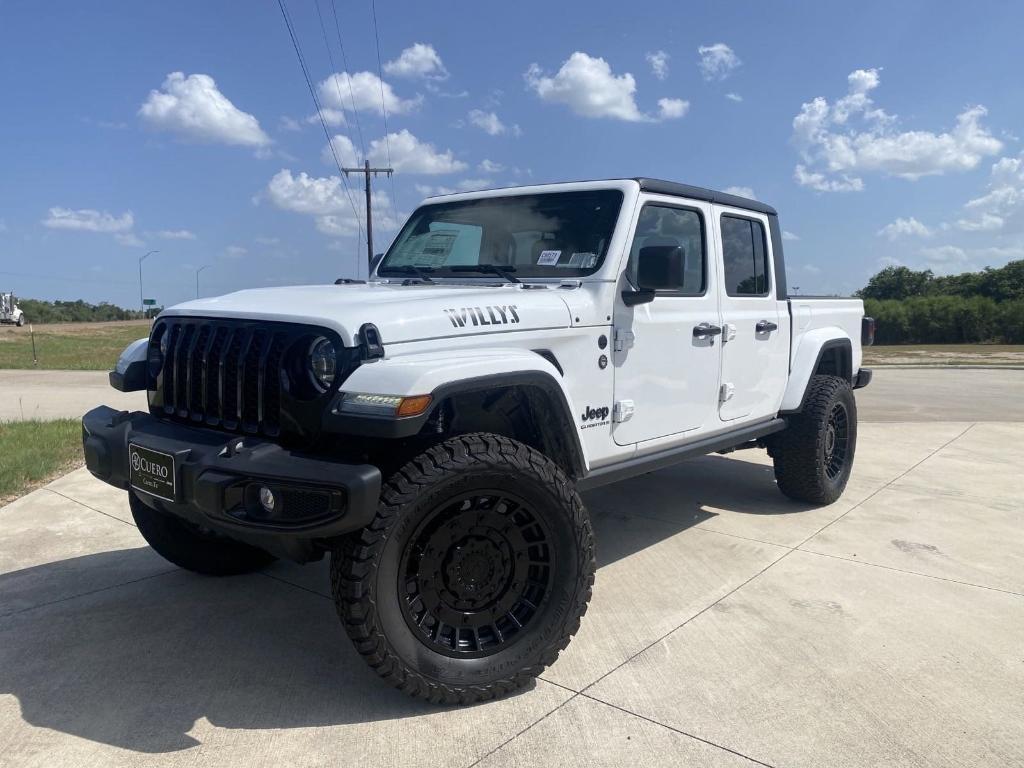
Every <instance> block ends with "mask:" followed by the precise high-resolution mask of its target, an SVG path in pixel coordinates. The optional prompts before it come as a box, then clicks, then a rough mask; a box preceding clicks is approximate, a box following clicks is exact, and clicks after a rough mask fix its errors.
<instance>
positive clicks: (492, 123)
mask: <svg viewBox="0 0 1024 768" xmlns="http://www.w3.org/2000/svg"><path fill="white" fill-rule="evenodd" d="M469 122H470V124H471V125H475V126H476V127H477V128H479V129H480V130H482V131H483V132H484V133H486V134H488V135H489V136H500V135H501V134H503V133H505V131H507V130H508V128H507V127H506V126H505V124H504V123H503V122H501V119H500V118H499V117H498V115H497V114H495V113H494V112H484V111H483V110H482V109H473V110H470V112H469Z"/></svg>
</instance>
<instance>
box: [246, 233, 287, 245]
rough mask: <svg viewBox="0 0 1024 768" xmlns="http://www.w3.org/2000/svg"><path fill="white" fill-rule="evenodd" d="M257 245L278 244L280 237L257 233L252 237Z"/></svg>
mask: <svg viewBox="0 0 1024 768" xmlns="http://www.w3.org/2000/svg"><path fill="white" fill-rule="evenodd" d="M252 241H253V242H254V243H256V244H257V245H280V244H281V238H279V237H267V236H265V235H257V236H256V237H254V238H253V239H252Z"/></svg>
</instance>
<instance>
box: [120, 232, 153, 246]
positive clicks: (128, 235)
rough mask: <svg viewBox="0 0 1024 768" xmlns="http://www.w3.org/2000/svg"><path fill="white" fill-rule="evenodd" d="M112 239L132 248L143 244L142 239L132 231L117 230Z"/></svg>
mask: <svg viewBox="0 0 1024 768" xmlns="http://www.w3.org/2000/svg"><path fill="white" fill-rule="evenodd" d="M114 239H115V240H116V241H117V242H119V243H120V244H121V245H127V246H130V247H132V248H140V247H142V246H143V245H145V243H144V242H143V241H142V239H141V238H140V237H139V236H138V235H136V234H135V233H134V232H118V233H117V234H116V235H114Z"/></svg>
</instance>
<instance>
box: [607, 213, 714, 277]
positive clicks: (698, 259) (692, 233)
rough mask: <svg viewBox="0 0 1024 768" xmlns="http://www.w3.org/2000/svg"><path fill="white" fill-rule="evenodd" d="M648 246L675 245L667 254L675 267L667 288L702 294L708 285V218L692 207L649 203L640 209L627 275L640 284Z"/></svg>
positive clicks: (663, 246) (667, 246)
mask: <svg viewBox="0 0 1024 768" xmlns="http://www.w3.org/2000/svg"><path fill="white" fill-rule="evenodd" d="M645 248H651V249H654V248H659V249H671V250H670V251H668V252H667V253H664V255H665V256H666V257H667V258H668V261H669V263H670V264H671V265H672V268H671V279H670V280H669V281H668V283H669V286H670V287H669V286H666V288H665V289H663V290H665V291H666V292H668V293H671V294H673V295H676V296H700V295H702V294H703V293H704V289H705V287H706V285H707V276H706V274H705V262H706V260H705V258H704V219H703V217H702V216H701V215H700V213H699V212H697V211H695V210H693V209H691V208H674V207H670V206H667V205H656V204H653V203H648V204H647V205H645V206H644V207H643V210H641V211H640V219H639V221H637V225H636V234H635V235H634V236H633V245H632V247H631V248H630V251H629V262H628V266H627V268H626V270H627V272H626V277H627V278H629V280H630V282H632V283H633V285H637V284H638V283H637V265H638V262H639V258H640V253H641V251H642V250H643V249H645Z"/></svg>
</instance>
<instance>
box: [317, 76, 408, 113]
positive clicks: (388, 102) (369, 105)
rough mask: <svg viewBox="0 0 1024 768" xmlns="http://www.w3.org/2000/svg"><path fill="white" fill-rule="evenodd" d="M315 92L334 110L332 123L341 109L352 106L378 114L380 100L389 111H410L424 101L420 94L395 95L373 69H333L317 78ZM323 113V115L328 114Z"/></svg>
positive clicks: (380, 109)
mask: <svg viewBox="0 0 1024 768" xmlns="http://www.w3.org/2000/svg"><path fill="white" fill-rule="evenodd" d="M317 92H318V93H319V94H320V103H321V104H322V105H323V106H325V107H327V108H328V109H331V110H334V112H332V113H331V117H332V119H333V120H335V121H336V122H335V124H340V122H337V121H343V120H344V114H343V112H344V110H346V109H353V108H354V109H357V110H360V111H366V112H376V113H377V114H378V115H381V114H383V109H382V108H381V103H382V102H383V105H384V109H386V110H387V113H388V114H389V115H402V114H406V113H407V112H412V111H413V110H415V109H416V108H417V107H419V105H420V104H421V103H423V97H422V96H416V98H413V99H402V98H400V97H398V96H397V95H396V94H395V92H394V90H393V89H392V88H391V86H390V85H389V84H388V83H387V82H384V81H382V80H381V79H380V78H379V77H377V75H375V74H373V72H356V73H355V74H354V75H349V73H348V72H335V73H334V74H333V75H330V76H328V77H327V79H325V80H322V81H321V82H320V84H319V85H318V86H317ZM324 117H325V119H326V118H327V114H325V115H324Z"/></svg>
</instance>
